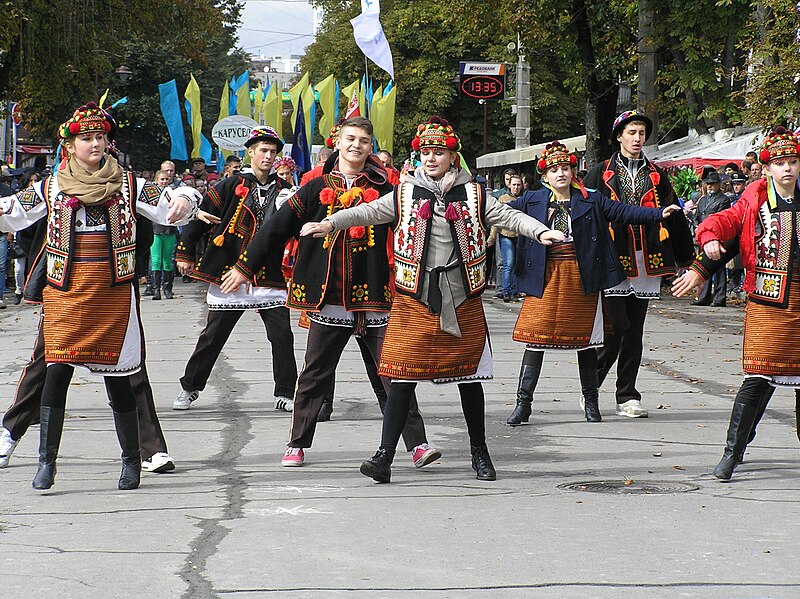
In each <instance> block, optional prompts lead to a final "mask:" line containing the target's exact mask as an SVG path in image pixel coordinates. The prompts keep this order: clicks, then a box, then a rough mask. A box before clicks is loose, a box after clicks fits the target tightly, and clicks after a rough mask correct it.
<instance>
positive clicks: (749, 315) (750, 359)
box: [742, 273, 800, 376]
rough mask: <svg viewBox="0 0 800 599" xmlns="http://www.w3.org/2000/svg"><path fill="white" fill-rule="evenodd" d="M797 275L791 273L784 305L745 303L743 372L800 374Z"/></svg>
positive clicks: (776, 374)
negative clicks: (787, 303) (781, 306)
mask: <svg viewBox="0 0 800 599" xmlns="http://www.w3.org/2000/svg"><path fill="white" fill-rule="evenodd" d="M798 339H800V276H798V275H797V273H795V274H793V275H792V281H791V283H790V285H789V305H788V306H787V307H786V308H775V307H773V306H764V305H763V304H757V303H755V302H753V301H748V302H747V307H746V308H745V317H744V342H743V344H742V369H743V370H744V372H745V374H763V375H775V376H798V375H800V352H798V351H797V347H798V346H797V340H798Z"/></svg>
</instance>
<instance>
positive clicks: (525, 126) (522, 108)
mask: <svg viewBox="0 0 800 599" xmlns="http://www.w3.org/2000/svg"><path fill="white" fill-rule="evenodd" d="M509 46H513V42H512V43H511V44H509ZM516 50H517V106H516V109H517V122H516V127H514V128H513V129H511V131H512V133H514V147H515V148H525V147H527V146H529V145H531V68H530V66H529V65H528V63H527V62H526V61H525V52H524V50H525V48H523V47H522V43H521V42H520V39H519V34H517V45H516Z"/></svg>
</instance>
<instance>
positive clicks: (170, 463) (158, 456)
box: [142, 451, 175, 474]
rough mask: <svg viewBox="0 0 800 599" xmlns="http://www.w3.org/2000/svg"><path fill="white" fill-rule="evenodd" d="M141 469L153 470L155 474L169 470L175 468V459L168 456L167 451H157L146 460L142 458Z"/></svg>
mask: <svg viewBox="0 0 800 599" xmlns="http://www.w3.org/2000/svg"><path fill="white" fill-rule="evenodd" d="M142 470H145V471H147V472H155V473H156V474H161V473H163V472H170V471H171V470H175V461H174V460H173V459H172V458H171V457H169V454H168V453H164V452H163V451H159V452H158V453H154V454H153V455H151V456H150V457H149V458H147V459H146V460H142Z"/></svg>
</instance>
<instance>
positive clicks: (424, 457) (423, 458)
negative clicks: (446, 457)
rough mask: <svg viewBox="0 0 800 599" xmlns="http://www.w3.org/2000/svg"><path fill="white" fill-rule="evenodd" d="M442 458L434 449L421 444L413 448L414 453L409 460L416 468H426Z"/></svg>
mask: <svg viewBox="0 0 800 599" xmlns="http://www.w3.org/2000/svg"><path fill="white" fill-rule="evenodd" d="M440 457H442V452H441V451H439V450H438V449H434V448H433V447H431V446H430V445H428V444H427V443H422V444H420V445H417V446H416V447H415V448H414V453H412V454H411V459H412V460H413V461H414V465H415V466H416V467H417V468H422V467H423V466H427V465H428V464H430V463H431V462H435V461H436V460H438V459H439V458H440Z"/></svg>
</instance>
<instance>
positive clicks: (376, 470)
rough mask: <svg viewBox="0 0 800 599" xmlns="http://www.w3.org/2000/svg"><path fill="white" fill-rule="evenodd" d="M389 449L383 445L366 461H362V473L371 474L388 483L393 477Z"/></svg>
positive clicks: (372, 477)
mask: <svg viewBox="0 0 800 599" xmlns="http://www.w3.org/2000/svg"><path fill="white" fill-rule="evenodd" d="M393 459H394V454H392V455H390V452H389V450H388V449H385V448H383V447H381V448H380V449H378V451H376V452H375V455H374V456H372V457H371V458H370V459H368V460H367V461H366V462H361V474H363V475H364V476H369V477H370V478H371V479H373V480H376V481H377V482H379V483H388V482H389V481H390V480H391V479H392V460H393Z"/></svg>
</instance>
